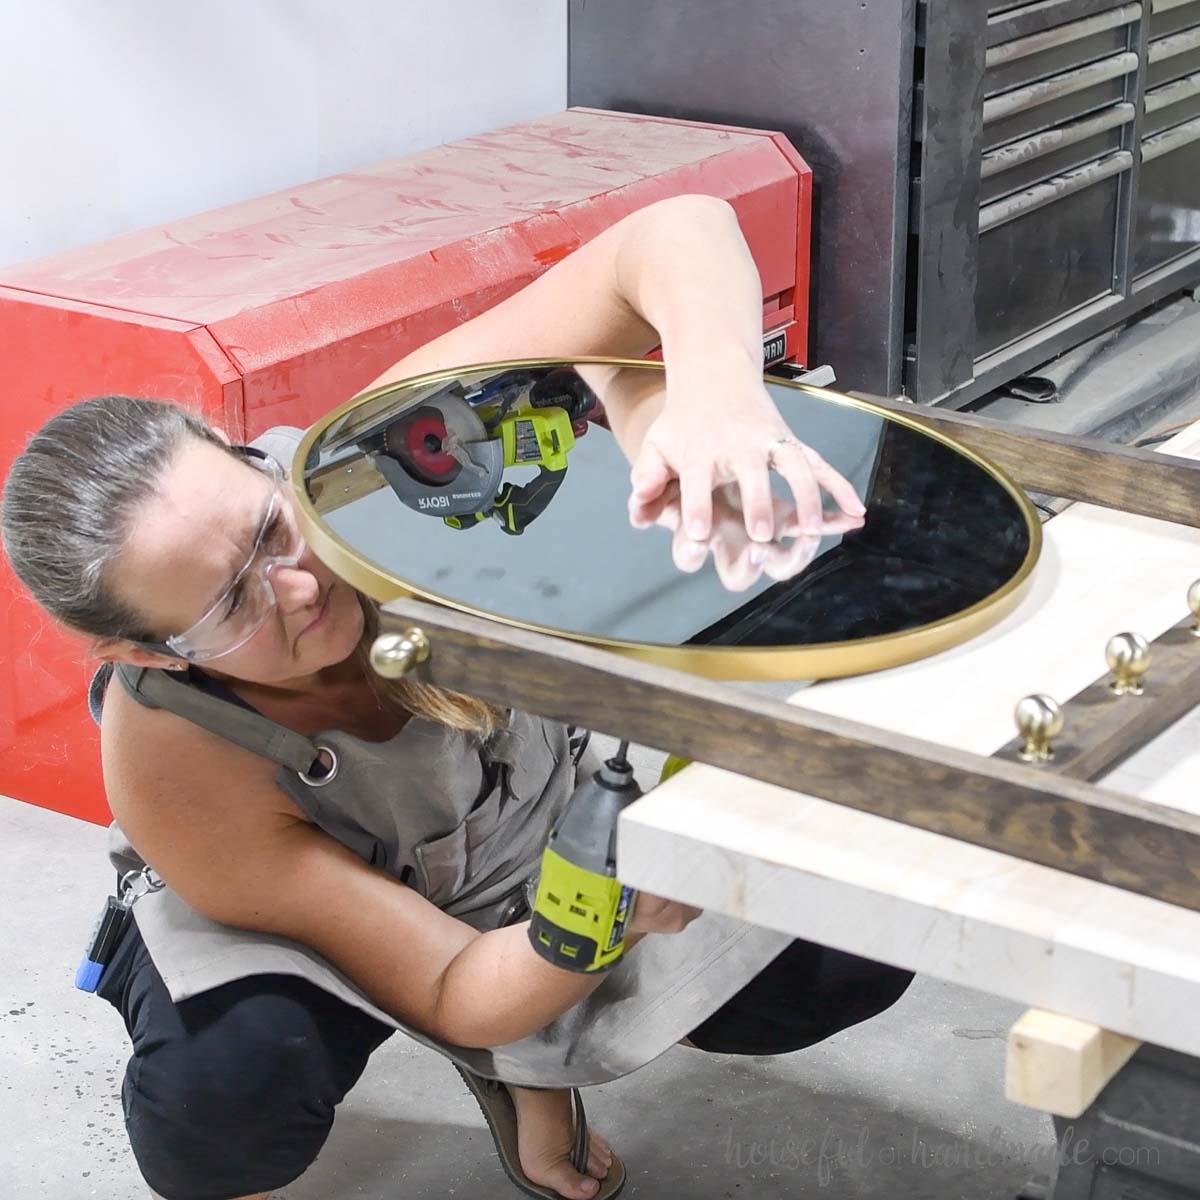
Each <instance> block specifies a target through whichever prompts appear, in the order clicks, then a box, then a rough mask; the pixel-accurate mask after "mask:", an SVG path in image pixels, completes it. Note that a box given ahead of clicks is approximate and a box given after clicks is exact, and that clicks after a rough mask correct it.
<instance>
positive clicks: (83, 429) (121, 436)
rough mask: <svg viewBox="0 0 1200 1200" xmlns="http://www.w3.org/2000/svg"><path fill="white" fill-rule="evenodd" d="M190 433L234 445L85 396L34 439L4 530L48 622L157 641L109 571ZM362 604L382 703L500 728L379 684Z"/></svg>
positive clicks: (185, 418)
mask: <svg viewBox="0 0 1200 1200" xmlns="http://www.w3.org/2000/svg"><path fill="white" fill-rule="evenodd" d="M188 437H194V438H197V439H199V440H200V441H204V442H208V443H210V444H211V445H214V446H217V447H219V448H220V449H222V450H227V451H228V449H229V448H228V447H227V446H226V444H225V442H224V441H222V440H221V438H220V437H219V436H218V435H217V434H216V432H215V431H214V430H213V429H212V428H211V427H210V426H209V425H208V424H207V423H206V422H205V421H204V420H203V419H202V418H201V417H199V416H197V415H196V414H194V413H191V412H189V411H188V410H186V409H184V408H180V407H179V406H178V405H175V404H169V403H166V402H164V401H160V400H139V399H135V398H134V397H131V396H98V397H96V398H94V399H91V400H81V401H80V402H79V403H77V404H73V405H72V406H71V407H70V408H68V409H65V410H64V411H63V412H60V413H57V414H56V415H55V416H53V417H52V418H51V419H50V420H49V421H47V422H46V424H45V425H43V426H42V428H41V429H39V430H38V431H37V433H35V434H34V435H33V437H32V438H31V439H30V441H29V444H28V445H27V446H26V448H25V450H24V451H23V453H21V454H20V455H18V457H17V459H16V461H15V462H14V463H13V465H12V469H11V471H10V472H9V475H8V480H7V482H6V483H5V486H4V499H3V504H2V505H0V529H2V532H3V539H4V550H5V553H6V554H7V556H8V560H9V562H10V563H11V564H12V567H13V570H14V571H15V572H16V574H17V576H18V578H19V579H20V580H21V581H22V582H23V583H24V584H25V586H26V587H27V588H28V589H29V590H30V592H32V593H33V597H34V599H35V600H36V601H37V602H38V603H39V604H40V605H41V606H42V608H44V609H45V610H46V611H47V612H48V613H49V614H50V615H51V616H52V617H54V618H56V619H57V620H59V621H61V622H62V623H63V624H64V625H66V626H68V627H69V628H71V629H74V630H76V631H77V632H79V633H83V634H86V635H89V636H90V637H92V638H93V639H94V640H95V641H96V642H103V641H107V640H109V639H122V638H129V639H132V640H134V641H152V640H156V637H155V635H154V634H153V633H152V632H151V631H149V630H147V629H146V622H145V619H144V617H142V616H141V614H139V613H138V612H136V611H135V610H134V609H133V608H131V607H130V606H129V605H127V604H125V603H123V602H122V601H120V600H119V599H118V598H117V596H116V595H115V594H114V592H113V590H112V588H111V587H110V586H109V582H108V579H107V576H108V574H109V570H110V568H111V566H112V564H113V562H114V561H115V560H116V559H117V557H118V556H119V555H120V553H121V550H122V548H123V546H124V544H125V539H126V537H127V535H128V533H129V529H130V525H131V523H132V521H133V518H134V515H135V513H136V512H137V510H138V508H139V507H140V506H141V505H142V504H143V503H144V502H145V501H146V500H147V499H148V498H150V497H151V496H153V495H154V493H155V492H156V491H157V489H158V487H159V486H160V484H161V481H162V478H163V476H164V475H165V473H166V471H167V469H168V468H169V467H170V465H171V463H172V462H173V461H174V457H175V455H176V453H177V452H178V450H179V448H180V446H182V445H183V444H184V442H185V440H186V439H187V438H188ZM231 453H232V452H231ZM360 599H361V600H362V603H363V611H364V613H365V614H366V618H367V620H366V623H365V627H364V631H363V637H362V639H361V641H360V643H359V646H358V648H357V650H356V654H357V655H358V657H359V659H360V660H361V661H362V664H363V668H364V672H365V675H366V678H367V680H368V681H369V682H370V685H371V686H372V687H374V688H375V689H376V691H377V692H378V694H379V696H380V699H381V700H383V701H385V702H386V703H388V704H389V705H393V706H399V707H401V708H403V709H405V710H407V711H409V712H412V713H416V714H417V715H419V716H423V717H428V718H430V719H431V720H435V721H439V722H441V723H442V724H445V725H449V726H451V727H453V728H455V729H461V730H465V731H472V732H477V733H480V734H486V733H490V732H491V731H492V729H494V728H495V727H496V725H497V723H498V714H497V712H496V710H495V709H493V708H492V707H491V706H489V705H487V704H485V703H484V702H483V701H481V700H476V699H473V698H471V697H469V696H460V695H458V694H457V693H454V692H447V691H443V690H442V689H440V688H435V687H432V686H430V685H428V684H420V683H409V682H406V681H404V680H399V681H397V682H394V683H387V684H385V682H384V681H383V680H381V679H379V678H378V677H377V676H376V674H375V672H374V671H373V670H372V669H371V666H370V662H369V660H368V658H367V654H368V651H369V650H370V646H371V642H372V641H373V640H374V637H375V633H376V632H377V629H378V620H377V618H376V616H375V611H374V607H373V606H372V605H371V603H370V602H369V601H367V600H365V598H362V597H360Z"/></svg>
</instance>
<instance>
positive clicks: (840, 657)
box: [292, 359, 1041, 679]
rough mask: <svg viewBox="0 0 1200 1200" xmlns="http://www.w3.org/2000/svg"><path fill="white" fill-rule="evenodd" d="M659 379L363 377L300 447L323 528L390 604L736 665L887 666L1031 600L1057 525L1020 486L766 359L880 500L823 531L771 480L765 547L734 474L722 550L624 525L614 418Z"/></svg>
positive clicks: (782, 670) (519, 365)
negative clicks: (700, 549) (433, 607)
mask: <svg viewBox="0 0 1200 1200" xmlns="http://www.w3.org/2000/svg"><path fill="white" fill-rule="evenodd" d="M664 381H665V375H664V372H663V368H662V366H661V364H659V363H649V362H640V361H638V362H634V361H627V360H616V359H591V360H579V361H577V362H561V361H548V360H537V361H528V362H513V363H495V364H489V365H485V366H472V367H466V368H461V369H458V370H453V371H441V372H437V373H435V374H430V375H424V376H421V377H418V378H414V379H408V380H404V381H402V382H400V383H396V384H392V385H388V386H386V387H383V388H379V389H376V390H375V391H373V392H370V393H366V394H364V395H362V396H360V397H358V398H356V399H355V400H353V401H351V402H349V403H347V404H345V405H343V406H342V407H341V408H339V409H336V410H335V411H334V412H332V413H331V414H330V415H329V416H328V417H326V418H325V419H324V420H322V421H320V422H318V423H317V424H316V425H314V426H313V427H312V428H311V429H310V430H309V431H308V433H307V434H306V435H305V438H304V441H303V442H302V444H301V446H300V449H299V451H298V453H297V456H296V461H295V463H294V464H293V465H292V478H293V480H294V481H295V486H296V491H297V494H298V496H299V504H300V509H301V520H302V522H303V524H304V528H305V532H306V535H307V536H308V539H309V542H310V544H311V545H312V547H313V549H314V551H315V552H316V553H317V554H318V555H319V556H320V557H321V559H322V560H323V561H324V562H326V563H327V564H328V565H329V566H330V567H331V568H332V569H333V570H334V571H336V572H337V573H338V575H340V576H341V577H342V578H343V579H345V580H347V581H348V582H349V583H351V584H353V585H354V586H355V587H357V588H358V589H359V590H360V591H362V592H365V593H366V594H367V595H369V596H371V597H373V598H374V599H376V600H379V601H387V600H392V599H396V598H397V597H400V596H414V597H419V598H423V599H428V600H432V601H435V602H437V603H440V604H444V605H449V606H451V607H453V608H458V609H462V610H465V611H468V612H472V613H476V614H479V615H482V616H486V617H490V618H493V619H495V620H498V621H503V622H507V623H509V624H514V625H520V626H523V627H525V628H531V629H537V630H541V631H543V632H547V633H553V634H558V635H561V636H564V637H569V638H575V639H578V640H580V641H586V642H591V643H594V644H598V645H602V646H605V647H608V648H610V649H613V650H616V651H619V652H622V653H626V654H631V655H635V656H638V657H641V658H645V659H649V660H652V661H657V662H662V663H666V664H668V665H672V666H676V667H681V668H684V669H686V670H690V671H693V672H696V673H698V674H702V675H707V676H710V677H714V678H724V679H754V678H758V679H820V678H829V677H833V676H839V675H850V674H858V673H861V672H864V671H871V670H878V669H880V668H883V667H887V666H894V665H896V664H899V663H902V662H909V661H912V660H914V659H916V658H920V657H923V656H925V655H927V654H932V653H935V652H937V651H939V650H943V649H946V648H947V647H949V646H952V645H955V644H957V643H959V642H962V641H964V640H965V639H966V638H968V637H970V636H972V635H974V634H976V633H978V632H980V631H981V630H983V629H985V628H987V627H988V626H990V625H991V624H993V623H995V622H996V621H998V620H999V619H1000V618H1001V617H1002V616H1003V615H1004V614H1005V613H1007V612H1008V611H1009V610H1010V609H1011V608H1012V607H1013V606H1014V605H1015V604H1016V602H1017V600H1018V599H1019V597H1020V595H1021V592H1022V588H1023V585H1024V584H1025V583H1026V582H1027V580H1028V579H1029V576H1030V574H1031V572H1032V570H1033V567H1034V564H1035V562H1036V561H1037V556H1038V552H1039V549H1040V546H1041V531H1040V526H1039V524H1038V520H1037V517H1036V514H1035V512H1034V510H1033V508H1032V506H1031V505H1030V503H1029V502H1028V500H1027V499H1026V498H1025V496H1024V495H1023V493H1022V492H1021V491H1020V489H1019V488H1018V487H1017V486H1016V485H1015V484H1014V483H1012V482H1011V481H1010V480H1009V479H1008V478H1007V477H1006V476H1005V475H1003V474H1002V473H1001V472H1000V471H999V470H998V469H996V468H995V467H993V466H991V465H990V464H988V463H986V462H985V461H983V460H982V459H980V458H979V456H978V455H976V454H974V453H972V452H971V451H968V450H966V449H964V448H963V447H960V446H958V445H957V444H956V443H954V442H952V441H951V440H950V439H948V438H946V437H943V436H942V435H940V434H939V433H935V432H931V431H930V430H929V429H926V428H923V427H922V426H920V425H919V424H918V423H916V422H915V421H912V420H910V419H908V418H906V417H904V416H900V415H895V414H893V413H890V412H885V411H883V410H881V409H878V408H875V407H873V406H872V405H870V404H869V403H867V402H865V401H861V400H857V399H852V398H850V397H847V396H843V395H840V394H838V393H835V392H830V391H826V390H823V389H819V388H810V387H806V386H804V385H802V384H794V383H788V382H784V381H782V380H778V379H773V378H770V377H768V378H767V379H766V380H765V384H766V387H767V390H768V391H769V392H770V393H771V396H772V397H773V399H774V401H775V404H776V406H777V407H778V409H779V411H780V412H781V413H782V414H783V416H784V418H785V419H786V420H787V422H788V424H789V425H790V426H791V428H792V430H793V432H794V433H795V435H796V437H797V438H798V439H799V440H801V441H803V442H805V443H806V444H808V445H810V446H812V447H813V448H814V449H815V450H816V451H817V452H818V453H819V454H820V455H821V456H822V457H823V458H824V459H825V460H826V461H827V462H829V463H830V464H831V465H832V466H833V467H835V468H836V469H837V470H838V471H839V472H840V473H841V474H842V475H843V476H845V478H846V479H848V480H849V481H850V482H851V483H852V484H853V485H854V486H855V488H856V489H857V491H858V494H859V495H860V496H861V497H862V499H863V502H864V503H865V504H866V506H867V512H866V516H865V517H864V518H861V519H855V520H846V519H845V518H844V515H842V514H838V513H836V512H834V511H833V506H832V503H831V502H829V501H828V498H827V504H828V507H827V511H826V514H825V520H824V521H823V524H822V529H821V533H820V536H815V535H814V536H804V535H802V534H800V533H799V531H798V530H797V529H795V528H793V527H792V526H791V525H790V524H789V518H788V514H789V513H792V514H793V515H794V511H795V509H794V505H793V504H792V499H791V496H790V493H789V492H788V490H787V487H786V485H785V484H784V482H783V481H782V479H779V478H777V477H776V476H774V475H773V476H772V479H773V481H774V483H773V486H774V487H775V488H776V498H775V503H776V510H777V528H778V529H780V530H782V531H783V532H782V533H781V534H780V535H779V536H778V537H777V538H776V540H775V541H774V542H773V543H771V544H769V545H768V546H767V547H765V559H766V561H765V562H763V561H760V560H762V559H763V558H764V550H763V548H761V547H755V545H754V544H753V543H751V542H750V540H749V538H748V537H747V536H746V534H745V529H744V524H743V522H742V519H741V512H740V509H739V508H738V496H737V494H736V489H735V488H732V487H728V488H722V489H719V491H718V492H717V493H715V494H714V531H713V538H712V539H711V541H710V543H709V545H708V547H707V555H706V557H705V558H704V560H703V562H702V563H700V565H699V566H698V568H697V569H695V570H688V571H684V570H681V569H680V568H679V567H677V566H676V565H675V561H674V559H673V556H672V537H673V535H672V532H671V530H670V529H669V528H666V527H659V526H654V527H651V528H646V529H635V528H633V527H632V526H631V524H630V521H629V516H628V508H627V504H628V499H629V491H630V485H629V462H628V460H627V458H626V457H625V455H624V454H623V453H622V451H621V448H620V446H619V445H618V443H617V440H616V438H615V437H614V435H613V434H612V433H611V432H610V430H609V429H608V428H607V425H606V422H605V417H604V412H605V405H606V404H607V405H608V406H609V407H610V408H615V407H616V406H617V405H619V404H657V403H660V402H661V399H662V395H663V388H664ZM714 436H720V435H719V433H716V434H714ZM672 486H674V485H672ZM668 517H669V513H668V515H667V516H664V522H666V523H667V524H669V523H670V522H669V520H668ZM687 565H688V566H693V565H695V564H694V563H688V564H687Z"/></svg>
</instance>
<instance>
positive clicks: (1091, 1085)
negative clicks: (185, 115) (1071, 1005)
mask: <svg viewBox="0 0 1200 1200" xmlns="http://www.w3.org/2000/svg"><path fill="white" fill-rule="evenodd" d="M1141 1044H1142V1043H1141V1042H1139V1041H1138V1040H1137V1039H1136V1038H1130V1037H1124V1036H1122V1035H1121V1034H1119V1033H1112V1032H1110V1031H1109V1030H1107V1029H1101V1028H1100V1027H1099V1026H1098V1025H1093V1024H1091V1023H1090V1022H1088V1021H1077V1020H1076V1019H1075V1018H1074V1017H1063V1016H1060V1015H1059V1014H1058V1013H1051V1012H1046V1011H1044V1010H1043V1009H1037V1008H1031V1009H1030V1010H1029V1011H1028V1012H1027V1013H1025V1014H1024V1015H1023V1016H1022V1017H1021V1019H1020V1020H1019V1021H1017V1023H1016V1024H1015V1025H1014V1026H1013V1027H1012V1029H1011V1030H1009V1034H1008V1055H1007V1059H1006V1063H1005V1081H1004V1093H1005V1095H1006V1096H1007V1097H1008V1098H1009V1099H1010V1100H1011V1101H1013V1102H1014V1103H1015V1104H1024V1105H1027V1106H1028V1107H1029V1108H1036V1109H1040V1110H1041V1111H1042V1112H1048V1113H1053V1114H1054V1115H1055V1116H1058V1117H1079V1116H1082V1115H1083V1113H1084V1111H1085V1110H1086V1109H1087V1108H1088V1106H1089V1105H1090V1104H1091V1103H1092V1101H1093V1100H1095V1098H1096V1097H1097V1096H1098V1095H1099V1094H1100V1093H1101V1092H1102V1091H1103V1090H1104V1088H1105V1086H1106V1085H1107V1084H1108V1081H1109V1080H1110V1079H1112V1078H1113V1076H1114V1075H1116V1073H1117V1072H1118V1071H1119V1070H1120V1069H1121V1068H1122V1067H1123V1066H1124V1065H1125V1064H1126V1063H1127V1062H1128V1061H1129V1059H1130V1058H1131V1057H1132V1056H1133V1053H1134V1051H1136V1050H1137V1048H1138V1047H1139V1046H1140V1045H1141Z"/></svg>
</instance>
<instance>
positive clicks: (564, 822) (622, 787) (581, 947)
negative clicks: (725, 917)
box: [529, 742, 642, 973]
mask: <svg viewBox="0 0 1200 1200" xmlns="http://www.w3.org/2000/svg"><path fill="white" fill-rule="evenodd" d="M628 749H629V743H628V742H622V743H621V744H620V746H619V747H618V748H617V752H616V754H614V755H613V756H612V758H610V759H608V760H607V761H606V762H605V763H604V764H603V765H602V766H601V767H600V768H599V769H598V770H597V771H596V772H595V773H594V774H593V775H592V777H591V778H590V779H585V780H584V781H583V783H581V784H580V785H579V786H578V787H577V788H576V789H575V791H574V792H573V793H572V795H571V798H570V799H569V800H568V801H567V803H566V805H565V806H564V807H563V810H562V812H561V813H560V814H559V817H558V820H557V821H555V823H554V827H553V829H551V831H550V838H549V840H548V841H547V843H546V849H545V850H544V851H543V852H542V872H541V877H540V878H539V880H538V888H537V898H536V899H535V900H534V904H533V915H532V918H531V920H530V923H529V940H530V942H531V943H532V944H533V948H534V949H535V950H536V951H537V952H538V954H540V955H541V956H542V957H543V958H544V959H546V961H547V962H551V963H553V964H554V965H555V966H556V967H563V968H565V969H566V970H568V971H578V972H581V973H583V972H590V971H607V970H608V969H609V968H610V967H611V966H612V965H613V964H614V963H615V962H616V961H617V960H618V959H619V958H620V957H621V954H622V952H623V951H624V949H625V930H626V927H627V925H628V924H629V918H630V915H631V914H632V912H633V903H634V898H635V897H636V895H637V893H636V892H635V891H634V890H633V888H629V887H626V886H625V885H624V884H622V883H621V882H620V881H619V880H618V879H617V818H618V817H619V816H620V815H621V813H622V812H623V811H624V810H625V809H626V808H628V807H629V805H630V804H632V803H633V802H634V801H635V800H636V799H637V798H638V797H639V796H640V795H641V794H642V789H641V788H640V787H638V784H637V780H636V779H635V778H634V776H633V768H632V767H631V766H630V765H629V761H628V759H627V758H626V753H627V752H628Z"/></svg>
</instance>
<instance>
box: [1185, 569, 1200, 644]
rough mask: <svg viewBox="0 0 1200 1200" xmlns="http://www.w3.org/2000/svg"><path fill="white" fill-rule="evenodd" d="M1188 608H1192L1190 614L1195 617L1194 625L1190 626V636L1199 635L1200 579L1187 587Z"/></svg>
mask: <svg viewBox="0 0 1200 1200" xmlns="http://www.w3.org/2000/svg"><path fill="white" fill-rule="evenodd" d="M1187 601H1188V608H1190V609H1191V610H1192V616H1193V617H1195V618H1196V623H1195V625H1193V626H1192V636H1193V637H1200V579H1197V580H1196V582H1195V583H1193V584H1192V586H1191V587H1190V588H1188V595H1187Z"/></svg>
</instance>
